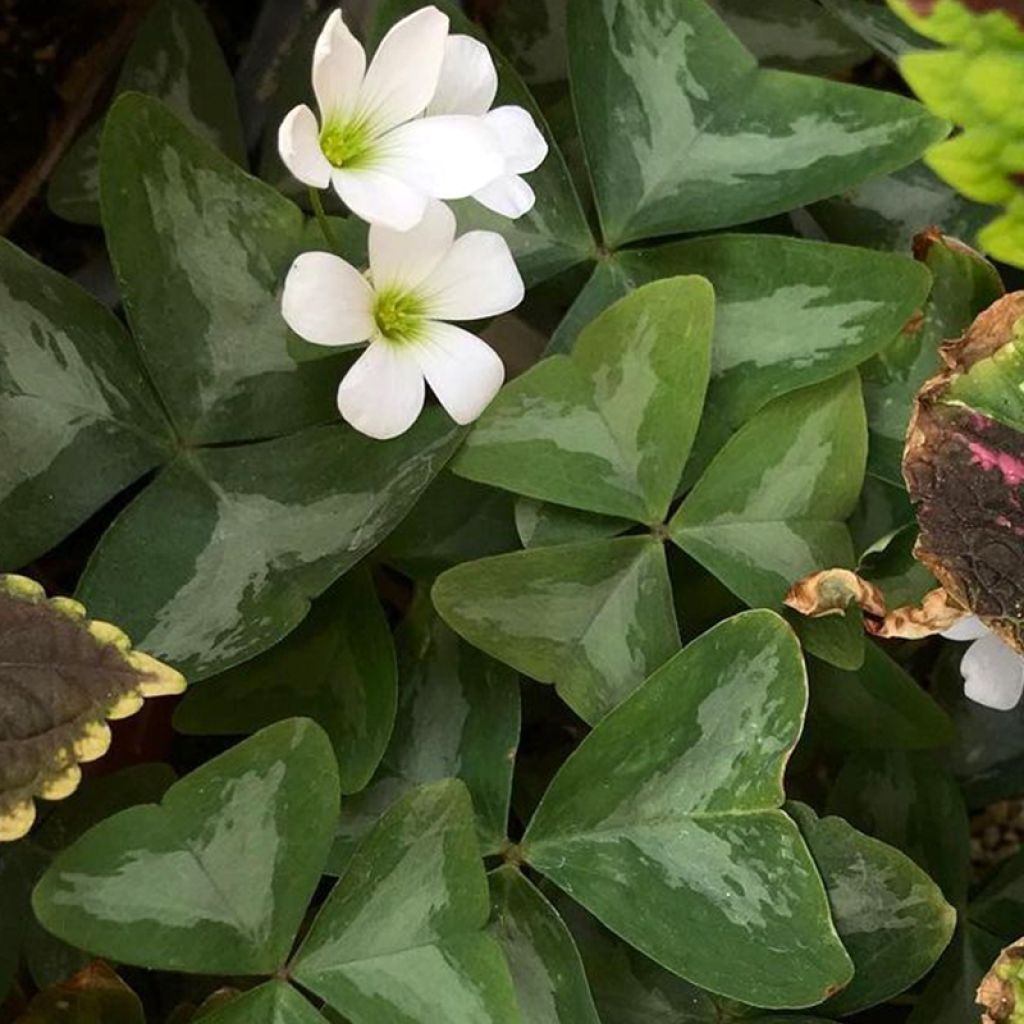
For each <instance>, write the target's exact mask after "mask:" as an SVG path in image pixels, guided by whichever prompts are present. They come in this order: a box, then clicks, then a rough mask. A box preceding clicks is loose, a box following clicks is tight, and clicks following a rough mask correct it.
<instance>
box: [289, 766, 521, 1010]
mask: <svg viewBox="0 0 1024 1024" xmlns="http://www.w3.org/2000/svg"><path fill="white" fill-rule="evenodd" d="M489 909H490V907H489V900H488V895H487V876H486V875H485V873H484V867H483V862H482V861H481V860H480V850H479V847H478V845H477V841H476V836H475V835H474V829H473V808H472V804H471V803H470V798H469V793H468V791H467V790H466V788H465V787H464V786H463V784H462V783H461V782H457V781H455V780H448V781H445V782H438V783H434V784H433V785H429V786H421V787H419V788H418V789H415V790H413V791H412V792H410V793H408V794H407V795H406V796H404V797H402V799H400V800H399V801H397V802H396V803H395V804H394V805H393V806H392V807H391V809H390V810H389V811H388V812H387V814H385V815H384V817H383V818H382V819H381V820H380V822H379V823H378V824H377V826H376V827H375V828H374V829H373V831H372V832H371V833H370V834H369V835H368V836H367V837H366V839H364V840H363V842H362V843H361V844H360V846H359V849H358V850H357V851H356V853H355V855H354V856H353V858H352V860H351V862H350V863H349V866H348V869H347V870H346V872H345V874H344V875H343V876H342V877H341V879H340V880H339V881H338V884H337V885H336V886H335V888H334V891H333V892H332V893H331V895H330V896H329V897H328V899H327V902H326V903H325V904H324V905H323V907H322V908H321V909H320V913H319V914H318V915H317V917H316V920H315V921H314V922H313V926H312V928H311V929H310V931H309V934H308V935H307V936H306V939H305V941H304V942H303V944H302V947H301V949H300V950H299V952H298V954H297V955H296V958H295V961H294V963H293V965H292V968H291V970H292V975H293V977H294V978H295V980H296V981H297V982H299V984H301V985H302V986H303V987H304V988H307V989H309V990H310V991H311V992H315V993H316V994H317V995H318V996H320V997H321V998H322V999H326V1000H327V1002H328V1003H330V1005H331V1006H332V1007H333V1008H334V1009H336V1010H337V1011H338V1012H339V1013H341V1014H343V1015H344V1017H345V1018H347V1019H348V1020H350V1021H351V1022H352V1024H437V1022H438V1021H444V1022H445V1024H519V1016H518V1013H517V1010H516V997H515V993H514V991H513V988H512V979H511V978H510V976H509V970H508V966H507V964H506V963H505V960H504V957H503V956H502V953H501V949H500V947H499V946H498V944H497V943H496V942H495V940H494V939H493V938H491V936H490V935H488V934H487V933H486V931H485V930H484V929H485V926H486V924H487V917H488V913H489Z"/></svg>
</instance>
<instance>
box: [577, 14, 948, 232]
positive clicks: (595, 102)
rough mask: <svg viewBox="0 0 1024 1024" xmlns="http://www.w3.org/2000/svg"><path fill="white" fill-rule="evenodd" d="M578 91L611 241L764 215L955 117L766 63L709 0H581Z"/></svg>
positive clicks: (907, 156) (900, 154) (885, 159)
mask: <svg viewBox="0 0 1024 1024" xmlns="http://www.w3.org/2000/svg"><path fill="white" fill-rule="evenodd" d="M569 59H570V68H571V80H572V86H573V98H574V101H575V104H576V112H577V116H578V119H579V123H580V133H581V135H582V138H583V144H584V148H585V150H586V154H587V163H588V165H589V168H590V173H591V176H592V178H593V181H594V190H595V193H596V196H597V205H598V210H599V211H600V216H601V222H602V226H603V233H604V238H605V241H606V242H607V243H608V244H609V245H611V246H615V247H618V246H620V245H621V244H622V243H623V242H629V241H635V240H637V239H641V238H652V237H656V236H661V235H669V234H675V233H678V232H684V231H686V232H692V231H700V230H706V229H708V228H719V227H727V226H728V225H730V224H741V223H744V222H745V221H751V220H757V219H759V218H762V217H767V216H770V215H771V214H773V213H779V212H781V211H784V210H790V209H792V208H793V207H795V206H800V205H802V204H804V203H807V202H810V201H812V200H815V199H822V198H824V197H825V196H828V195H833V194H835V193H836V192H841V191H842V190H843V189H845V188H848V187H850V186H851V185H854V184H856V183H857V182H859V181H862V180H863V179H865V178H868V177H871V176H872V175H876V174H884V173H886V172H887V171H893V170H896V169H897V168H899V167H902V166H904V165H905V164H908V163H910V162H911V161H912V160H914V159H915V158H916V157H917V156H919V155H920V154H921V152H922V151H923V150H924V149H925V147H926V146H928V145H929V144H930V143H932V142H936V141H937V140H938V139H941V138H942V137H943V136H944V135H945V134H946V131H947V128H946V125H945V124H944V123H943V122H941V121H938V120H937V119H936V118H934V117H932V116H931V115H930V114H929V113H928V112H927V111H926V110H925V109H924V108H923V107H921V106H920V105H918V104H916V103H913V102H911V101H908V100H905V99H903V98H902V97H900V96H895V95H893V94H891V93H884V92H878V91H873V90H865V89H858V88H856V87H853V86H848V85H841V84H839V83H837V82H832V81H827V80H824V79H815V78H809V77H806V76H796V75H793V74H791V73H789V72H785V71H774V70H760V69H758V67H757V63H756V61H755V60H754V57H753V56H752V55H751V54H750V53H749V52H748V51H747V50H746V49H745V48H744V47H743V45H742V44H741V43H740V42H739V40H737V39H736V37H735V36H733V35H732V33H731V32H730V31H729V30H728V29H727V28H726V27H725V25H724V24H723V23H722V22H721V21H720V20H719V19H718V17H717V16H716V15H715V14H714V13H712V11H711V9H710V8H709V7H708V6H707V5H706V4H705V3H704V2H703V0H670V2H664V0H640V2H624V0H601V2H600V3H598V4H594V3H592V2H591V0H578V2H573V3H571V4H570V7H569Z"/></svg>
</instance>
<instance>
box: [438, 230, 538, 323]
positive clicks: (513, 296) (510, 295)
mask: <svg viewBox="0 0 1024 1024" xmlns="http://www.w3.org/2000/svg"><path fill="white" fill-rule="evenodd" d="M421 290H422V292H423V293H424V299H425V301H426V303H427V316H429V317H430V318H431V319H432V320H479V319H480V318H481V317H485V316H497V314H498V313H507V312H508V311H509V310H510V309H515V307H516V306H518V305H519V303H520V302H522V301H523V292H524V287H523V279H522V277H521V276H520V274H519V269H518V268H517V267H516V261H515V260H514V259H512V253H511V252H509V248H508V243H507V242H506V241H505V239H504V238H502V237H501V235H499V234H498V233H497V232H495V231H468V232H466V234H464V235H463V236H462V237H461V238H457V239H455V244H454V245H453V246H452V247H451V249H449V250H448V255H447V256H445V258H444V259H443V260H442V261H441V262H440V264H438V266H437V269H436V270H434V272H433V273H432V274H431V275H430V276H429V277H428V278H427V279H426V280H425V281H424V282H423V285H422V289H421Z"/></svg>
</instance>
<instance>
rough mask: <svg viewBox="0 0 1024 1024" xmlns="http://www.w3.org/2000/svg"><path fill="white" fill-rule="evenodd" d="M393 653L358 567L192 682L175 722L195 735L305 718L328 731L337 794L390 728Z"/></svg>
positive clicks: (363, 775)
mask: <svg viewBox="0 0 1024 1024" xmlns="http://www.w3.org/2000/svg"><path fill="white" fill-rule="evenodd" d="M396 693H397V681H396V669H395V652H394V647H393V645H392V642H391V631H390V629H388V623H387V619H386V618H385V617H384V612H383V611H382V610H381V607H380V604H379V602H378V601H377V595H376V593H375V592H374V589H373V581H372V580H371V578H370V575H369V573H368V572H367V571H365V570H357V571H355V572H354V573H352V574H351V575H349V576H346V577H345V578H344V579H343V580H341V581H339V582H338V583H337V584H335V586H334V587H333V588H332V589H331V590H329V591H328V592H327V593H326V594H325V595H324V596H323V597H322V598H320V599H319V600H318V601H317V602H316V604H314V606H313V609H312V611H311V612H310V614H309V615H308V616H307V617H306V619H305V621H304V622H303V623H302V624H301V625H300V626H299V628H298V629H296V630H295V632H294V633H292V634H291V635H290V636H288V637H286V638H285V639H284V640H283V641H282V642H281V643H280V644H278V645H277V646H275V647H272V648H271V649H270V650H269V651H267V653H266V654H264V655H262V656H261V657H259V658H257V659H255V660H254V661H247V662H245V663H244V664H242V665H239V666H238V667H237V668H234V669H231V670H230V671H228V672H226V673H224V675H222V676H218V677H217V678H216V679H211V680H209V681H208V682H206V683H204V684H203V685H202V686H200V687H197V688H194V689H193V690H191V691H190V692H189V694H188V696H187V697H186V699H185V701H184V702H183V703H182V704H180V705H179V706H178V709H177V711H176V713H175V716H174V725H175V728H177V729H178V730H179V731H181V732H185V733H193V734H196V735H200V736H204V735H233V734H239V733H251V732H255V731H256V730H257V729H262V728H263V727H264V726H266V725H270V724H271V723H273V722H278V721H280V720H281V719H282V718H292V717H306V718H312V719H313V720H314V721H315V722H317V724H319V725H320V726H321V727H322V728H323V729H324V730H325V731H326V733H327V735H328V736H329V737H330V739H331V744H332V745H333V747H334V753H335V756H336V757H337V759H338V774H339V776H340V778H341V791H342V793H357V792H358V791H359V790H361V789H362V788H363V787H364V786H365V785H366V784H367V783H368V782H369V781H370V778H371V776H372V775H373V773H374V771H375V770H376V768H377V765H378V764H379V763H380V759H381V756H382V755H383V753H384V749H385V747H386V746H387V743H388V739H389V737H390V736H391V728H392V726H393V724H394V721H395V702H396Z"/></svg>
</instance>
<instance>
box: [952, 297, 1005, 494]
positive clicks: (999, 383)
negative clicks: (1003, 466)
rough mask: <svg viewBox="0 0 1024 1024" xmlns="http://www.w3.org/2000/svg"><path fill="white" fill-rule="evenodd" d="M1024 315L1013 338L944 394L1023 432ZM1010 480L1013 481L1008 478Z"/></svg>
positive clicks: (953, 382)
mask: <svg viewBox="0 0 1024 1024" xmlns="http://www.w3.org/2000/svg"><path fill="white" fill-rule="evenodd" d="M1022 385H1024V317H1022V318H1021V319H1020V320H1018V321H1017V323H1016V325H1015V326H1014V330H1013V337H1012V338H1011V339H1010V340H1009V341H1008V342H1006V344H1004V345H1003V346H1002V348H999V349H997V350H996V351H995V352H993V353H992V354H991V355H989V356H987V357H986V358H984V359H979V360H978V361H977V362H976V363H974V364H973V365H972V366H971V367H970V369H969V370H967V371H966V372H965V373H963V374H961V375H960V376H958V377H956V378H955V379H954V380H953V381H952V382H951V383H950V385H949V388H948V389H947V390H946V392H945V395H944V396H943V399H942V400H943V401H944V402H947V403H949V404H950V405H961V406H966V407H967V408H969V409H972V410H974V411H975V412H979V413H981V414H982V415H983V416H987V417H989V418H990V419H993V420H995V421H996V422H997V423H1003V424H1005V425H1006V426H1009V427H1013V428H1014V430H1017V431H1024V393H1022V391H1021V387H1022ZM1007 482H1008V483H1011V481H1009V480H1008V481H1007Z"/></svg>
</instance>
